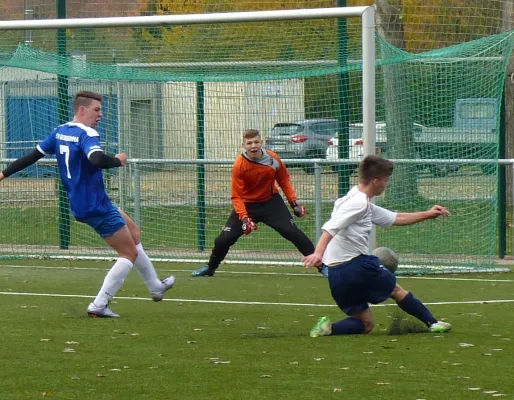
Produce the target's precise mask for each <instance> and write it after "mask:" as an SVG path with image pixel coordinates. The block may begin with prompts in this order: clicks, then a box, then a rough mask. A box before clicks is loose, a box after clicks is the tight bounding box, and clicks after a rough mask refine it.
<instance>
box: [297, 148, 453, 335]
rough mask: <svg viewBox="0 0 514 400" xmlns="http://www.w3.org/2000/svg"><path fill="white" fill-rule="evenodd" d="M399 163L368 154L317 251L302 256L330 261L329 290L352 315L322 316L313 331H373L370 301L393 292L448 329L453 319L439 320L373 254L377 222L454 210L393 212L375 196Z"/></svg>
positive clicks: (432, 326)
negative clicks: (336, 318)
mask: <svg viewBox="0 0 514 400" xmlns="http://www.w3.org/2000/svg"><path fill="white" fill-rule="evenodd" d="M393 169H394V164H393V163H392V162H391V161H389V160H385V159H383V158H381V157H379V156H374V155H371V156H367V157H365V158H364V159H363V160H362V162H361V165H360V168H359V178H360V182H359V184H358V185H357V186H355V187H353V188H352V189H351V190H350V191H349V192H348V194H347V195H346V196H344V197H342V198H340V199H337V200H336V201H335V204H334V209H333V211H332V214H331V217H330V220H328V221H327V222H326V223H325V224H324V225H323V227H322V230H323V233H322V234H321V237H320V239H319V241H318V244H317V246H316V249H315V251H314V253H313V254H311V255H308V256H305V257H303V258H302V261H303V263H304V265H305V266H306V267H320V266H322V265H323V266H327V267H328V282H329V285H330V291H331V294H332V297H333V298H334V300H335V302H336V304H337V305H338V307H339V308H340V309H341V310H342V311H343V312H344V313H346V314H347V315H348V317H347V318H345V319H343V320H341V321H337V322H334V323H332V322H331V320H330V318H328V317H321V318H320V319H319V320H318V323H317V324H316V325H315V326H314V328H312V330H311V332H310V336H311V337H318V336H328V335H345V334H360V333H369V332H371V330H372V329H373V327H374V325H375V322H374V318H373V313H372V312H371V310H370V308H369V303H371V304H379V303H382V302H384V301H385V300H387V299H388V298H392V299H393V300H394V301H396V303H397V304H398V306H399V307H400V308H401V309H402V310H404V311H405V312H407V313H408V314H410V315H412V316H414V317H416V318H417V319H419V320H420V321H422V322H423V323H424V324H426V326H427V327H428V328H429V330H430V331H432V332H447V331H449V330H450V329H451V325H450V324H449V323H447V322H443V321H438V320H437V319H436V318H434V317H433V315H432V314H431V312H430V311H429V310H428V309H427V307H426V306H425V305H424V304H423V303H422V302H421V301H419V300H418V299H417V298H416V297H415V296H414V295H413V294H412V293H411V292H408V291H407V290H405V289H403V288H402V287H401V286H400V285H398V284H397V283H396V277H395V276H394V273H393V272H391V271H388V270H387V269H386V268H385V267H384V266H382V265H380V264H379V260H378V258H377V257H375V256H374V255H369V254H368V239H369V235H370V233H371V228H372V225H373V224H375V225H378V226H383V227H388V226H391V225H412V224H416V223H418V222H422V221H425V220H427V219H433V218H437V217H439V216H443V217H446V216H449V215H450V213H449V211H448V210H447V209H446V208H444V207H442V206H439V205H435V206H433V207H432V208H430V209H429V210H427V211H419V212H410V213H401V212H398V213H396V212H392V211H389V210H386V209H385V208H382V207H379V206H377V205H375V204H373V203H372V202H371V199H372V198H373V197H374V196H378V195H380V194H382V193H383V192H384V190H385V189H386V187H387V183H388V181H389V178H390V176H391V175H392V173H393Z"/></svg>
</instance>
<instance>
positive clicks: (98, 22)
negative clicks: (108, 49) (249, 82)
mask: <svg viewBox="0 0 514 400" xmlns="http://www.w3.org/2000/svg"><path fill="white" fill-rule="evenodd" d="M350 17H360V18H361V22H362V121H363V138H364V139H365V140H364V155H368V154H375V9H374V8H373V6H361V7H333V8H311V9H299V10H273V11H248V12H228V13H209V14H186V15H184V14H183V15H154V16H143V17H104V18H70V19H47V20H23V21H20V20H16V21H0V31H6V30H29V29H36V30H44V29H74V28H75V29H76V28H117V27H118V28H119V27H144V26H160V25H193V24H195V25H198V24H228V23H235V22H262V21H285V20H307V19H329V18H350Z"/></svg>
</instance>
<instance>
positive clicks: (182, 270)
mask: <svg viewBox="0 0 514 400" xmlns="http://www.w3.org/2000/svg"><path fill="white" fill-rule="evenodd" d="M2 267H6V268H37V269H57V270H73V269H76V270H81V271H101V272H105V271H108V270H109V268H90V267H50V266H45V265H15V264H0V269H1V268H2ZM165 271H167V272H189V273H191V272H192V271H193V270H192V269H166V270H165ZM484 273H485V272H484ZM217 274H233V275H278V276H310V277H312V276H315V277H318V278H321V275H320V274H319V273H317V272H315V271H314V269H313V271H312V273H302V274H300V273H294V272H263V271H223V270H222V271H216V275H217ZM396 278H397V279H429V280H443V281H475V282H514V280H513V279H482V278H450V277H436V276H402V275H400V276H397V277H396ZM195 279H200V278H195Z"/></svg>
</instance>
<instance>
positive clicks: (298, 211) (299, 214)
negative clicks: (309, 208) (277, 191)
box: [289, 200, 305, 218]
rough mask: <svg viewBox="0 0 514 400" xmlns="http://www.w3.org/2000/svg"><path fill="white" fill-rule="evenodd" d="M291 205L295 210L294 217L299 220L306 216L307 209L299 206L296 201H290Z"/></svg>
mask: <svg viewBox="0 0 514 400" xmlns="http://www.w3.org/2000/svg"><path fill="white" fill-rule="evenodd" d="M289 205H290V206H291V208H292V209H293V213H294V215H296V216H297V217H298V218H302V217H303V216H304V215H305V207H304V206H302V205H300V204H298V202H297V201H296V200H294V201H290V202H289Z"/></svg>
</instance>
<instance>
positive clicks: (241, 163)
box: [230, 149, 296, 220]
mask: <svg viewBox="0 0 514 400" xmlns="http://www.w3.org/2000/svg"><path fill="white" fill-rule="evenodd" d="M262 152H263V156H262V158H261V159H260V160H258V161H251V160H249V159H248V158H247V157H246V156H245V155H244V154H240V155H239V156H238V157H237V158H236V161H235V162H234V166H233V167H232V193H231V197H230V198H231V200H232V204H233V205H234V209H235V211H236V213H237V214H238V215H239V219H241V220H242V219H243V218H246V217H248V213H247V211H246V206H245V203H260V202H264V201H268V200H269V199H270V198H271V196H272V195H274V194H275V193H278V187H277V184H276V183H278V184H279V185H280V187H281V188H282V191H283V192H284V194H285V196H286V198H287V200H288V201H294V200H296V194H295V191H294V189H293V186H292V185H291V179H290V177H289V172H288V171H287V168H286V167H285V165H284V163H283V162H282V160H280V157H279V156H278V155H277V154H276V153H274V152H273V151H271V150H265V149H262Z"/></svg>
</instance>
